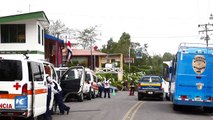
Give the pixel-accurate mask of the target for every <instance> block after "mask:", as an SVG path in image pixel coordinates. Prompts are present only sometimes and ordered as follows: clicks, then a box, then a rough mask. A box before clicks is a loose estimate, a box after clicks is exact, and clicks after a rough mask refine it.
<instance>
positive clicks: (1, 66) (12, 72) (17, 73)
mask: <svg viewBox="0 0 213 120" xmlns="http://www.w3.org/2000/svg"><path fill="white" fill-rule="evenodd" d="M15 80H22V64H21V61H18V60H0V81H15Z"/></svg>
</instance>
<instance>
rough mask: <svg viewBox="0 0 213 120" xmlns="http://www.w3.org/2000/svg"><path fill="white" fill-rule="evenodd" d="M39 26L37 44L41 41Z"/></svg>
mask: <svg viewBox="0 0 213 120" xmlns="http://www.w3.org/2000/svg"><path fill="white" fill-rule="evenodd" d="M40 29H41V28H40V26H39V25H38V44H40V43H41V33H40Z"/></svg>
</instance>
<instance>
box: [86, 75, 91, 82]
mask: <svg viewBox="0 0 213 120" xmlns="http://www.w3.org/2000/svg"><path fill="white" fill-rule="evenodd" d="M86 80H88V81H91V76H90V74H89V73H87V74H86Z"/></svg>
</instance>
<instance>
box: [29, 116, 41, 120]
mask: <svg viewBox="0 0 213 120" xmlns="http://www.w3.org/2000/svg"><path fill="white" fill-rule="evenodd" d="M28 120H39V119H38V116H37V117H33V116H31V117H29V118H28Z"/></svg>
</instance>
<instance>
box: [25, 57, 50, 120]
mask: <svg viewBox="0 0 213 120" xmlns="http://www.w3.org/2000/svg"><path fill="white" fill-rule="evenodd" d="M28 65H29V74H30V75H29V77H30V80H32V89H33V92H32V94H33V96H32V103H33V104H32V108H33V116H34V117H36V116H39V115H41V114H44V113H45V112H46V102H47V82H46V81H45V79H44V66H43V64H42V63H39V62H33V61H31V62H29V63H28Z"/></svg>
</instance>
